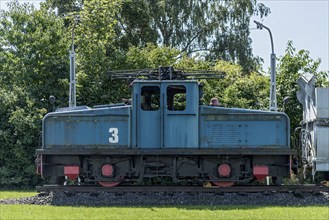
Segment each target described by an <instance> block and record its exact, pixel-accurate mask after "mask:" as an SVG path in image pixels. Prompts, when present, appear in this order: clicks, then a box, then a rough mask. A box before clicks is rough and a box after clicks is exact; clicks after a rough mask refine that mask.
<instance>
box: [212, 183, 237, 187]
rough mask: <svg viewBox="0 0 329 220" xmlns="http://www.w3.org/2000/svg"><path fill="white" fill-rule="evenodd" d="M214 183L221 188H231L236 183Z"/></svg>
mask: <svg viewBox="0 0 329 220" xmlns="http://www.w3.org/2000/svg"><path fill="white" fill-rule="evenodd" d="M212 183H213V184H214V185H216V186H219V187H231V186H233V185H234V182H212Z"/></svg>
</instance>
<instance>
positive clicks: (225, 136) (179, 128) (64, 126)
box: [36, 68, 293, 187]
mask: <svg viewBox="0 0 329 220" xmlns="http://www.w3.org/2000/svg"><path fill="white" fill-rule="evenodd" d="M149 76H153V77H149ZM201 89H202V86H200V84H199V83H198V81H197V80H193V79H192V80H191V79H187V77H186V75H184V73H183V72H180V71H176V70H173V69H172V68H160V69H159V70H156V71H151V72H150V74H148V77H147V78H145V77H144V78H143V77H142V79H136V80H134V81H133V83H132V100H131V103H130V104H113V105H103V106H96V107H94V108H89V107H87V106H79V107H75V108H63V109H58V110H57V111H56V112H52V113H49V114H47V115H46V116H45V117H44V119H43V132H42V148H40V149H38V150H37V151H36V152H37V155H38V159H37V167H38V172H39V173H40V174H41V175H42V176H43V177H44V178H47V179H48V181H49V183H51V184H65V182H66V180H67V179H71V180H74V181H76V182H77V183H79V184H80V185H83V184H100V185H102V186H105V187H111V186H115V185H118V184H120V183H134V182H140V181H142V180H143V179H144V178H151V177H169V178H171V179H172V181H173V182H181V181H184V182H193V183H199V184H202V183H205V182H211V183H213V184H215V185H219V186H231V185H233V184H235V183H249V182H251V181H252V180H253V179H258V180H262V179H264V178H265V177H267V176H270V177H272V179H273V181H274V182H276V183H277V184H280V183H281V181H282V178H284V177H289V176H290V170H291V155H292V154H293V151H292V150H291V149H290V143H289V139H290V138H289V137H290V135H289V129H290V128H289V118H288V117H287V115H285V114H284V113H280V112H270V111H259V110H247V109H238V108H224V107H220V106H206V105H200V102H199V100H200V98H201V97H200V96H201V94H202V92H201Z"/></svg>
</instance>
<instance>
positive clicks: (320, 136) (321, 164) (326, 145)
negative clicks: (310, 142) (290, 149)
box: [314, 126, 329, 171]
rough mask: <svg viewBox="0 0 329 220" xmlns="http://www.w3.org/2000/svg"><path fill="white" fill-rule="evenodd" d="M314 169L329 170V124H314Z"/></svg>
mask: <svg viewBox="0 0 329 220" xmlns="http://www.w3.org/2000/svg"><path fill="white" fill-rule="evenodd" d="M314 134H315V141H314V142H315V143H316V158H315V162H316V170H317V171H329V126H326V127H325V126H315V129H314Z"/></svg>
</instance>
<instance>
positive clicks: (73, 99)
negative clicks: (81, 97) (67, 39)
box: [69, 17, 79, 108]
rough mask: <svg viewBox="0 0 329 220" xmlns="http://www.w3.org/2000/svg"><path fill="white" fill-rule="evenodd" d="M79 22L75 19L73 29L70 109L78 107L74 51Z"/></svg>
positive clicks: (77, 18)
mask: <svg viewBox="0 0 329 220" xmlns="http://www.w3.org/2000/svg"><path fill="white" fill-rule="evenodd" d="M78 20H79V17H75V18H74V24H73V27H72V48H71V51H70V94H69V107H70V108H72V107H76V106H77V98H76V79H75V51H74V28H75V25H76V24H77V22H78Z"/></svg>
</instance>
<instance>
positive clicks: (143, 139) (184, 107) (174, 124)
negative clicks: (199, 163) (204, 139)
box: [132, 80, 199, 149]
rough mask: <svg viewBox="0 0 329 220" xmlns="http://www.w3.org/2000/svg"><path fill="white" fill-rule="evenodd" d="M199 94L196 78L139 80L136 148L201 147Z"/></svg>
mask: <svg viewBox="0 0 329 220" xmlns="http://www.w3.org/2000/svg"><path fill="white" fill-rule="evenodd" d="M198 96H199V87H198V83H197V82H196V81H188V82H186V81H179V80H175V81H169V80H168V81H166V80H165V81H135V82H134V83H133V105H132V127H133V128H134V129H133V130H135V131H136V133H134V135H133V137H132V144H133V147H136V148H142V149H144V148H153V149H155V148H197V147H198V142H199V141H198V135H197V134H198V111H199V97H198Z"/></svg>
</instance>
